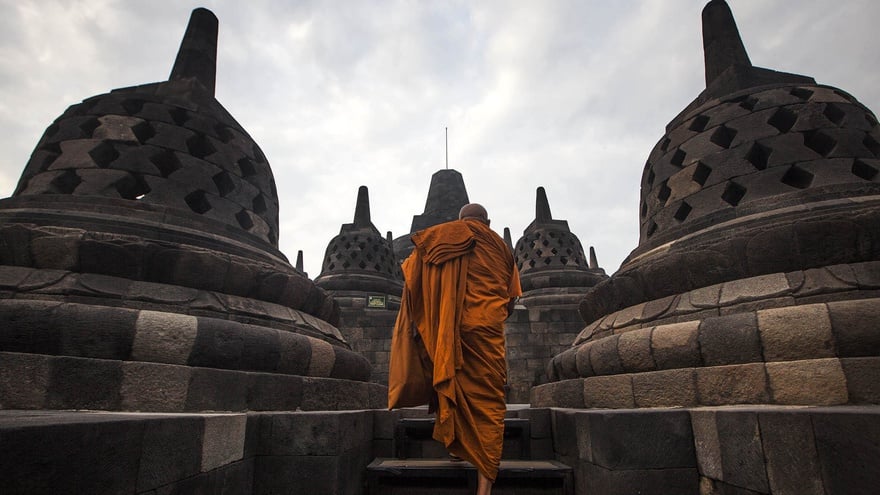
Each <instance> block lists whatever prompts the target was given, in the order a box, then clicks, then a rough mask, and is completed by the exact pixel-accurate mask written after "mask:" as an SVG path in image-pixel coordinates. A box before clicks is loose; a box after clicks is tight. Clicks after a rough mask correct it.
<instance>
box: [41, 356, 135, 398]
mask: <svg viewBox="0 0 880 495" xmlns="http://www.w3.org/2000/svg"><path fill="white" fill-rule="evenodd" d="M121 384H122V362H121V361H110V360H104V359H86V358H73V357H56V358H54V359H52V360H51V364H50V367H49V390H48V394H47V397H46V407H47V408H49V409H98V410H110V411H113V410H117V409H118V408H119V402H120V397H119V390H120V387H121Z"/></svg>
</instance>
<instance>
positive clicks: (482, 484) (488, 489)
mask: <svg viewBox="0 0 880 495" xmlns="http://www.w3.org/2000/svg"><path fill="white" fill-rule="evenodd" d="M491 494H492V482H491V481H489V478H487V477H485V476H483V473H477V495H491Z"/></svg>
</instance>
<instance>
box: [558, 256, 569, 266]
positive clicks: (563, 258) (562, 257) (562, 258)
mask: <svg viewBox="0 0 880 495" xmlns="http://www.w3.org/2000/svg"><path fill="white" fill-rule="evenodd" d="M559 261H560V262H561V263H562V264H563V265H566V264H568V258H566V257H565V256H561V257H560V258H559Z"/></svg>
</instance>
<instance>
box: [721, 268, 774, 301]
mask: <svg viewBox="0 0 880 495" xmlns="http://www.w3.org/2000/svg"><path fill="white" fill-rule="evenodd" d="M789 292H791V288H790V287H789V286H788V279H786V278H785V274H783V273H773V274H770V275H762V276H760V277H752V278H746V279H741V280H735V281H732V282H725V283H724V284H722V287H721V297H720V300H719V304H721V305H722V306H727V305H731V304H735V303H739V302H745V301H750V300H754V299H765V298H769V297H778V296H781V295H785V294H788V293H789Z"/></svg>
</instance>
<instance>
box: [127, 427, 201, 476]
mask: <svg viewBox="0 0 880 495" xmlns="http://www.w3.org/2000/svg"><path fill="white" fill-rule="evenodd" d="M143 435H144V436H143V451H142V453H141V459H140V467H139V471H138V481H137V491H138V492H139V493H140V492H145V491H147V490H152V489H155V488H158V487H161V486H163V485H166V484H168V483H171V482H174V481H178V480H182V479H184V478H188V477H190V476H194V475H196V474H198V473H199V471H200V468H201V465H202V445H203V443H204V419H203V418H201V417H197V416H184V417H173V418H168V419H155V420H152V421H149V422H147V424H146V426H145V428H144V433H143Z"/></svg>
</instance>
